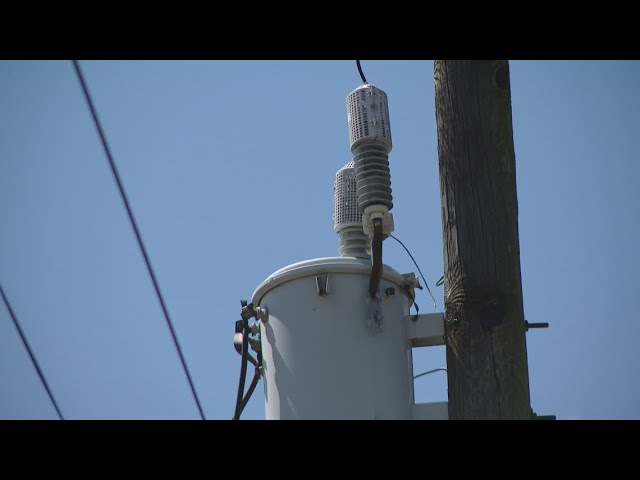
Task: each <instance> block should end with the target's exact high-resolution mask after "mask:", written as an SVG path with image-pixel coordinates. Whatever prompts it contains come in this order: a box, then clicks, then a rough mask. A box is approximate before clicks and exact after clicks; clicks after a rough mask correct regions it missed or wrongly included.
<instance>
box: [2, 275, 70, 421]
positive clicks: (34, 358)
mask: <svg viewBox="0 0 640 480" xmlns="http://www.w3.org/2000/svg"><path fill="white" fill-rule="evenodd" d="M0 294H1V295H2V299H3V300H4V304H5V305H6V306H7V310H9V315H10V316H11V318H12V319H13V324H14V325H15V326H16V329H17V330H18V333H19V334H20V338H21V339H22V343H23V344H24V347H25V348H26V349H27V352H29V356H30V357H31V362H33V366H34V367H36V372H38V376H39V377H40V380H41V381H42V385H43V386H44V388H45V390H46V391H47V393H48V394H49V398H50V399H51V403H53V407H54V408H55V409H56V412H57V413H58V417H59V418H60V420H64V417H63V416H62V412H61V411H60V407H58V403H57V402H56V399H55V398H53V393H51V389H50V388H49V384H48V383H47V380H46V379H45V378H44V373H42V370H40V365H38V361H37V360H36V356H35V355H34V354H33V351H32V350H31V347H30V346H29V342H28V341H27V337H26V336H25V334H24V332H23V331H22V328H20V324H19V323H18V319H17V318H16V315H15V314H14V313H13V309H12V308H11V305H10V304H9V299H8V298H7V296H6V295H5V294H4V290H3V289H2V285H1V284H0Z"/></svg>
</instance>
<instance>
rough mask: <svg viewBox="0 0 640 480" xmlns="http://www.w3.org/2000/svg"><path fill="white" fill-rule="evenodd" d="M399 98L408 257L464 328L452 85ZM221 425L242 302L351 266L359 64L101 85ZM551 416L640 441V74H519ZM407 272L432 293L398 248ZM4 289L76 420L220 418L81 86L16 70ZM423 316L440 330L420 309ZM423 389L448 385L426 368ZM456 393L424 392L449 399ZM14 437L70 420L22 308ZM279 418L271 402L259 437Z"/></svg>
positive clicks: (421, 365)
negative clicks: (341, 233)
mask: <svg viewBox="0 0 640 480" xmlns="http://www.w3.org/2000/svg"><path fill="white" fill-rule="evenodd" d="M362 65H363V69H364V71H365V74H366V76H367V79H368V80H369V81H370V82H371V83H373V84H375V85H376V86H378V87H380V88H382V89H383V90H385V91H386V92H387V95H388V97H389V110H390V115H391V128H392V132H393V141H394V145H393V151H392V152H391V154H390V163H391V177H392V185H393V195H394V209H393V214H394V220H395V225H396V231H395V234H396V235H397V236H398V237H399V238H400V239H401V240H403V241H404V242H405V244H406V245H407V246H408V247H409V248H410V250H411V251H412V253H413V255H414V257H415V258H416V260H417V261H418V263H419V265H420V266H421V268H422V270H423V272H424V273H425V275H426V276H427V279H428V280H429V282H430V284H431V287H432V290H433V291H434V294H436V298H437V300H438V304H439V307H440V308H442V304H443V301H442V288H436V287H435V286H434V283H435V281H436V280H437V279H438V278H440V276H441V275H442V273H443V272H442V268H443V267H442V265H443V261H442V239H441V224H440V195H439V183H438V159H437V136H436V124H435V114H434V87H433V63H432V61H373V60H371V61H367V60H364V61H363V62H362ZM82 67H83V71H84V73H85V77H86V79H87V82H88V84H89V88H90V89H91V92H92V95H93V98H94V101H95V104H96V107H97V109H98V112H99V115H100V118H101V120H102V123H103V126H104V129H105V132H106V135H107V137H108V140H109V142H110V145H111V148H112V151H113V154H114V156H115V160H116V163H117V164H118V167H119V170H120V173H121V176H122V178H123V181H124V184H125V188H126V189H127V192H128V194H129V198H130V201H131V204H132V207H133V209H134V212H135V214H136V216H137V220H138V223H139V226H140V228H141V231H142V235H143V237H144V239H145V243H146V246H147V248H148V251H149V253H150V256H151V259H152V262H153V264H154V268H155V271H156V274H157V277H158V280H159V282H160V285H161V287H162V290H163V293H164V295H165V300H166V302H167V305H168V307H169V310H170V313H171V315H172V319H173V322H174V326H175V328H176V331H177V334H178V337H179V339H180V343H181V346H182V348H183V351H184V353H185V356H186V360H187V363H188V365H189V367H190V371H191V374H192V377H193V379H194V382H195V385H196V388H197V390H198V393H199V395H200V399H201V401H202V405H203V408H204V411H205V414H206V416H207V418H210V419H226V418H230V417H231V416H232V414H233V408H234V402H235V395H236V389H237V381H238V373H239V367H240V357H239V356H238V354H237V353H236V352H235V350H234V348H233V345H232V338H233V331H234V322H235V320H237V319H238V318H239V309H240V303H239V302H240V299H241V298H250V297H251V294H252V293H253V291H254V289H255V288H256V287H257V285H259V284H260V282H262V281H263V280H264V279H265V278H266V277H267V276H268V275H269V274H271V273H272V272H273V271H275V270H277V269H279V268H281V267H283V266H285V265H287V264H290V263H293V262H296V261H300V260H305V259H310V258H316V257H324V256H332V255H335V254H337V236H336V235H335V233H334V232H333V228H332V220H331V214H332V211H333V210H332V209H333V179H334V175H335V172H336V170H337V169H339V168H340V167H341V166H342V165H344V164H345V163H346V162H347V161H348V160H349V159H350V151H349V142H348V130H347V118H346V109H345V99H346V96H347V94H348V93H349V92H350V91H351V90H353V89H354V88H355V87H357V86H358V85H359V84H360V78H359V76H358V73H357V70H356V67H355V62H353V61H277V62H276V61H203V62H191V61H189V62H182V61H181V62H170V61H166V62H159V61H83V62H82ZM510 69H511V89H512V104H513V128H514V142H515V151H516V162H517V181H518V200H519V212H520V213H519V228H520V246H521V265H522V282H523V293H524V309H525V317H526V318H527V319H528V320H529V321H531V322H549V323H550V324H551V327H550V328H549V329H547V330H533V331H530V332H529V333H528V334H527V344H528V358H529V374H530V386H531V401H532V407H533V409H534V410H535V411H536V412H538V413H540V414H555V415H557V416H558V418H561V419H569V418H570V419H573V418H586V419H592V418H593V419H605V418H606V419H618V418H622V419H628V418H635V419H637V418H640V382H639V381H638V373H637V370H638V366H639V365H640V353H639V352H640V350H639V349H638V348H637V346H636V343H637V341H638V337H640V321H639V320H638V313H637V310H636V296H637V292H636V290H637V287H638V281H637V272H638V271H639V269H640V256H639V255H638V253H637V248H638V245H640V215H638V213H637V209H638V206H639V205H640V193H639V189H638V188H637V185H636V183H637V179H638V178H639V177H640V175H639V174H640V166H639V162H638V160H637V157H638V152H639V151H640V148H639V147H640V121H639V120H638V114H639V112H640V95H639V94H638V85H640V63H639V62H637V61H634V62H622V61H589V62H587V61H512V62H510ZM384 260H385V263H386V264H388V265H390V266H391V267H393V268H395V269H396V270H399V271H401V272H409V271H415V267H413V265H412V263H411V260H410V259H409V257H408V256H407V255H406V253H405V252H404V251H403V250H402V248H401V247H400V246H399V245H397V244H396V243H395V242H393V241H392V240H388V241H386V242H385V250H384ZM0 282H1V283H2V286H3V288H4V290H5V292H6V294H7V295H8V297H9V299H10V301H11V303H12V306H13V309H14V311H15V313H16V315H17V316H18V318H19V320H20V321H21V324H22V326H23V329H24V331H25V333H26V335H27V336H28V338H29V341H30V343H31V346H32V348H33V350H34V352H35V354H36V356H37V358H38V360H39V362H40V364H41V367H42V369H43V371H44V373H45V375H46V377H47V379H48V381H49V384H50V386H51V389H52V391H53V393H54V395H55V397H56V399H57V401H58V403H59V406H60V408H61V410H62V412H63V414H64V415H65V417H66V418H70V419H134V418H140V419H156V418H157V419H169V418H180V419H182V418H184V419H191V418H193V419H195V418H198V411H197V408H196V405H195V403H194V401H193V398H192V397H191V393H190V390H189V387H188V384H187V381H186V378H185V376H184V373H183V371H182V368H181V365H180V362H179V359H178V356H177V353H176V351H175V348H174V345H173V343H172V340H171V337H170V334H169V331H168V328H167V326H166V323H165V321H164V318H163V316H162V312H161V309H160V306H159V304H158V301H157V299H156V297H155V293H154V291H153V287H152V284H151V282H150V280H149V278H148V274H147V272H146V269H145V266H144V263H143V260H142V257H141V255H140V253H139V251H138V247H137V244H136V242H135V237H134V235H133V232H132V230H131V227H130V225H129V223H128V219H127V217H126V214H125V211H124V208H123V205H122V202H121V200H120V198H119V194H118V192H117V190H116V187H115V184H114V182H113V179H112V176H111V172H110V170H109V168H108V164H107V160H106V158H105V155H104V152H103V150H102V147H101V145H100V142H99V138H98V136H97V133H96V131H95V128H94V126H93V124H92V122H91V118H90V114H89V111H88V109H87V106H86V104H85V101H84V98H83V96H82V92H81V90H80V86H79V84H78V81H77V79H76V77H75V74H74V71H73V67H72V65H71V63H70V62H67V61H61V62H58V61H28V62H27V61H25V62H20V61H2V62H0ZM418 303H419V305H420V307H421V312H431V311H434V308H433V305H432V304H431V302H430V301H429V299H428V297H427V295H426V293H424V292H420V293H419V296H418ZM414 357H415V371H416V373H419V372H422V371H425V370H429V369H433V368H437V367H443V366H445V357H444V348H443V347H438V348H435V349H421V350H418V351H416V352H415V356H414ZM446 395H447V394H446V376H445V374H443V373H442V372H438V373H435V374H432V375H428V376H426V377H423V378H420V379H418V380H416V399H417V400H418V401H437V400H445V399H446ZM0 418H3V419H53V418H56V416H55V411H54V409H53V407H52V406H51V404H50V402H49V399H48V397H47V395H46V392H45V391H44V389H43V387H42V386H41V384H40V382H39V379H38V377H37V375H36V373H35V370H34V368H33V366H32V365H31V363H30V360H29V357H28V355H27V353H26V351H25V350H24V347H23V345H22V343H21V342H20V339H19V336H18V334H17V332H16V330H15V328H14V326H13V324H12V323H11V320H10V318H9V317H8V312H7V311H6V309H5V307H4V305H0ZM243 418H246V419H261V418H264V403H263V396H262V385H261V384H260V386H259V388H258V389H257V390H256V393H255V394H254V397H253V398H252V400H251V402H250V404H249V406H248V407H247V409H246V410H245V413H244V414H243Z"/></svg>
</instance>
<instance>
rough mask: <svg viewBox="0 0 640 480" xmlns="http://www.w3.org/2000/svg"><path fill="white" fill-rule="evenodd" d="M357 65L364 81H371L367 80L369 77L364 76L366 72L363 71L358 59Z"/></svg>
mask: <svg viewBox="0 0 640 480" xmlns="http://www.w3.org/2000/svg"><path fill="white" fill-rule="evenodd" d="M356 66H357V67H358V72H359V73H360V78H362V82H363V83H369V82H367V79H366V77H365V76H364V72H363V71H362V67H361V66H360V60H356Z"/></svg>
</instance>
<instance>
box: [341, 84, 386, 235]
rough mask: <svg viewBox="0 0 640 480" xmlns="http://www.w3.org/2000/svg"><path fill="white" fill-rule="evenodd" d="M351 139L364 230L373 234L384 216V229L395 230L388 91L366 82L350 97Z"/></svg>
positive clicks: (348, 104)
mask: <svg viewBox="0 0 640 480" xmlns="http://www.w3.org/2000/svg"><path fill="white" fill-rule="evenodd" d="M347 118H348V122H349V141H350V144H351V153H352V154H353V162H354V168H355V175H356V190H357V193H356V195H357V202H358V210H359V212H360V214H361V215H362V225H363V228H364V232H365V233H366V234H367V235H369V236H370V237H372V236H373V220H374V219H377V218H380V219H382V227H383V233H384V234H385V235H388V234H390V233H391V232H393V216H392V214H391V213H390V210H391V209H392V208H393V201H392V200H393V196H392V195H391V173H390V170H389V152H390V151H391V147H392V143H391V128H390V123H389V106H388V103H387V94H386V93H384V91H382V90H380V89H379V88H376V87H375V86H373V85H371V84H368V83H365V84H364V85H361V86H360V87H358V88H356V89H355V90H354V91H353V92H351V93H350V94H349V95H348V97H347Z"/></svg>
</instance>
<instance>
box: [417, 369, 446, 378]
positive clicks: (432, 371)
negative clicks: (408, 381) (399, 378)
mask: <svg viewBox="0 0 640 480" xmlns="http://www.w3.org/2000/svg"><path fill="white" fill-rule="evenodd" d="M446 371H447V369H446V368H434V369H433V370H429V371H427V372H423V373H419V374H418V375H416V376H415V377H413V379H414V380H415V379H416V378H420V377H424V376H425V375H429V374H430V373H435V372H446Z"/></svg>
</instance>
